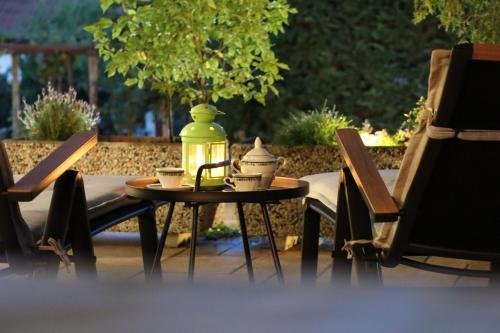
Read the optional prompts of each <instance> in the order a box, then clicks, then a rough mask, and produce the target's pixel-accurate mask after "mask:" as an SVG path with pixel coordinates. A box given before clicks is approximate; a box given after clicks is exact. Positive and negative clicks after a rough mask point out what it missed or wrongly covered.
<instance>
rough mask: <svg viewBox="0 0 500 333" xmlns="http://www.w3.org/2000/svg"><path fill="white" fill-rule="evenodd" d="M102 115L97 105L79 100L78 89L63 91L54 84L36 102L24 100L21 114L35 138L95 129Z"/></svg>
mask: <svg viewBox="0 0 500 333" xmlns="http://www.w3.org/2000/svg"><path fill="white" fill-rule="evenodd" d="M98 117H99V115H98V114H97V113H96V111H95V106H92V105H89V104H88V103H86V102H84V101H79V100H77V99H76V91H75V90H74V89H72V88H71V89H69V91H68V92H67V93H65V94H62V93H58V92H57V91H55V90H54V88H52V87H51V86H50V85H49V86H48V87H47V90H43V91H42V96H38V100H37V101H36V102H35V103H34V104H33V105H29V104H28V103H26V101H24V109H23V110H22V112H20V114H19V120H20V121H21V123H22V124H23V125H24V129H25V131H26V134H27V135H28V137H29V138H30V139H34V140H66V139H67V138H69V137H70V136H71V135H72V134H74V133H76V132H81V131H88V130H90V129H92V128H93V127H94V126H95V125H96V123H97V120H98Z"/></svg>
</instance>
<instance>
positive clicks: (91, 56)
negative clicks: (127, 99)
mask: <svg viewBox="0 0 500 333" xmlns="http://www.w3.org/2000/svg"><path fill="white" fill-rule="evenodd" d="M0 52H3V53H10V54H11V55H12V110H11V114H12V137H13V138H17V137H18V136H19V124H18V122H17V111H18V110H19V108H20V106H21V96H20V94H19V83H20V82H19V55H20V54H35V53H43V54H65V55H67V56H68V57H67V59H68V60H67V62H66V67H67V69H68V83H69V84H70V85H71V84H72V81H73V72H72V70H71V69H72V66H73V61H74V57H75V56H77V55H87V57H88V75H89V76H88V77H89V102H90V103H91V104H94V105H96V104H97V78H98V74H99V57H98V55H97V52H96V51H95V49H94V47H93V46H92V45H70V44H38V45H37V44H1V43H0Z"/></svg>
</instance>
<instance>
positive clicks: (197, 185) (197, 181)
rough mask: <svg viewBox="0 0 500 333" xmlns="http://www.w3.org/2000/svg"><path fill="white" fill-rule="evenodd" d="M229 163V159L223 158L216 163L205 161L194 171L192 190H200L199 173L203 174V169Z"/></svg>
mask: <svg viewBox="0 0 500 333" xmlns="http://www.w3.org/2000/svg"><path fill="white" fill-rule="evenodd" d="M230 164H231V161H230V160H224V161H222V162H217V163H207V164H203V165H201V166H200V167H199V168H198V171H197V172H196V181H195V183H194V191H195V192H198V191H199V190H200V183H201V175H202V174H203V171H204V170H205V169H215V168H222V167H226V166H229V165H230Z"/></svg>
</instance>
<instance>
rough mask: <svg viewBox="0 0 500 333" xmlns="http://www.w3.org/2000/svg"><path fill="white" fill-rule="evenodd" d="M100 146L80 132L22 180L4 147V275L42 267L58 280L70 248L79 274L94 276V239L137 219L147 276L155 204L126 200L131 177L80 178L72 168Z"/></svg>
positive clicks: (0, 255) (0, 156) (0, 220)
mask: <svg viewBox="0 0 500 333" xmlns="http://www.w3.org/2000/svg"><path fill="white" fill-rule="evenodd" d="M96 142H97V134H96V133H92V132H86V133H77V134H75V135H73V136H72V137H71V138H70V139H68V140H67V141H66V142H64V143H63V144H62V145H61V146H59V147H58V148H57V149H56V150H55V151H54V152H52V153H51V154H50V155H49V156H47V157H46V158H45V159H44V160H43V161H42V162H40V163H39V164H38V165H37V166H36V167H35V168H34V169H33V170H31V171H30V172H29V173H28V174H26V175H24V176H13V175H12V172H11V168H10V164H9V160H8V156H7V153H6V150H5V147H4V145H3V143H1V142H0V189H1V191H2V197H1V198H0V211H1V215H0V262H5V263H7V264H8V268H6V269H3V270H0V275H5V274H9V273H16V274H33V272H40V271H41V270H40V268H43V271H45V272H48V274H49V275H52V276H54V275H55V274H56V273H57V270H58V267H59V261H60V260H63V261H66V263H67V261H68V259H69V257H68V256H67V255H66V254H65V251H66V250H68V249H70V248H71V249H72V252H73V253H72V255H71V256H70V258H71V260H72V261H74V262H75V268H76V272H77V274H79V275H82V274H86V275H91V276H93V275H95V257H94V252H93V247H92V240H91V237H92V236H93V235H95V234H97V233H99V232H101V231H103V230H104V229H106V228H108V227H110V226H112V225H115V224H117V223H120V222H122V221H125V220H127V219H129V218H131V217H135V216H138V217H139V229H140V233H141V243H142V251H143V261H144V266H145V270H146V271H149V269H150V268H151V265H152V262H153V257H154V253H155V250H156V244H157V231H156V221H155V210H156V203H154V202H151V201H141V200H137V199H133V198H130V197H128V196H127V195H125V189H124V186H125V181H126V180H128V179H130V177H118V176H82V174H81V173H79V172H78V171H75V170H70V169H69V168H70V167H71V165H72V164H73V163H74V162H75V161H76V160H78V159H79V158H80V157H81V156H83V155H84V154H85V153H86V152H87V151H88V150H89V149H91V148H92V147H93V146H94V145H95V143H96Z"/></svg>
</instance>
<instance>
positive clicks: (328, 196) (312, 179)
mask: <svg viewBox="0 0 500 333" xmlns="http://www.w3.org/2000/svg"><path fill="white" fill-rule="evenodd" d="M398 172H399V170H395V169H385V170H379V174H380V176H381V177H382V179H383V180H384V183H385V185H386V186H387V188H388V189H389V192H391V191H392V189H393V187H394V184H395V182H396V178H397V177H398ZM301 179H302V180H305V181H307V182H308V183H309V194H308V195H307V198H311V199H316V200H318V201H320V202H321V203H322V204H324V205H325V206H326V207H328V208H329V209H331V210H332V211H334V212H336V211H337V195H338V186H339V173H338V172H326V173H318V174H315V175H309V176H305V177H302V178H301Z"/></svg>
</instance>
